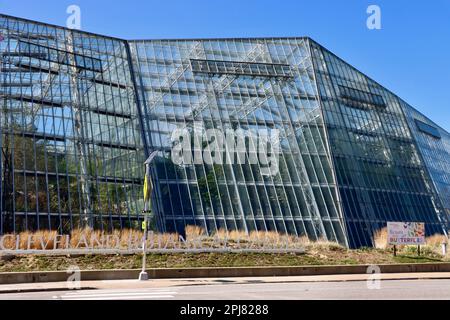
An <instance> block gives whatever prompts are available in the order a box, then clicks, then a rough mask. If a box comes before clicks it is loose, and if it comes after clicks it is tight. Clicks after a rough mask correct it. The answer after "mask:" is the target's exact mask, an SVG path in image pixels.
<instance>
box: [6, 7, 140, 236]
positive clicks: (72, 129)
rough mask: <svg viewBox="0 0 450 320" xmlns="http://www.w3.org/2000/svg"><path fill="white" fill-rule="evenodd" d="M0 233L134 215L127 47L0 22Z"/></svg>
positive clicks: (132, 103) (136, 135)
mask: <svg viewBox="0 0 450 320" xmlns="http://www.w3.org/2000/svg"><path fill="white" fill-rule="evenodd" d="M0 34H1V42H0V54H1V55H0V59H1V61H0V63H1V76H0V78H1V80H0V81H1V89H0V94H1V97H0V105H1V129H0V130H1V138H0V144H1V149H2V153H1V163H0V166H1V177H2V179H1V180H2V183H1V232H4V233H6V232H19V231H23V230H37V229H59V230H61V231H67V230H70V229H72V228H74V227H78V226H82V225H84V224H88V225H91V226H94V227H96V228H100V229H106V230H108V229H112V228H114V227H125V226H131V225H132V224H133V222H132V221H133V217H136V216H137V213H138V212H139V206H140V204H139V202H142V200H140V199H139V198H140V197H139V196H138V195H140V194H141V191H140V190H141V185H142V162H143V161H144V160H145V157H144V154H143V145H142V139H141V130H140V127H139V120H138V114H137V112H138V109H137V105H136V96H135V89H134V86H133V82H132V77H131V72H130V65H129V55H128V52H127V43H126V42H125V41H122V40H117V39H112V38H108V37H101V36H97V35H91V34H88V33H83V32H77V31H71V30H67V29H64V28H58V27H53V26H48V25H44V24H39V23H34V22H28V21H23V20H21V19H15V18H10V17H4V16H0Z"/></svg>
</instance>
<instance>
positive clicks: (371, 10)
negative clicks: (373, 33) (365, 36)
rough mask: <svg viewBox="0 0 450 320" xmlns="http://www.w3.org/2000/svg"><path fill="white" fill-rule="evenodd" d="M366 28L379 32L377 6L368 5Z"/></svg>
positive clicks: (379, 23) (379, 22)
mask: <svg viewBox="0 0 450 320" xmlns="http://www.w3.org/2000/svg"><path fill="white" fill-rule="evenodd" d="M367 14H368V15H369V17H368V18H367V22H366V25H367V28H368V29H369V30H381V8H380V6H377V5H374V4H372V5H370V6H369V7H367Z"/></svg>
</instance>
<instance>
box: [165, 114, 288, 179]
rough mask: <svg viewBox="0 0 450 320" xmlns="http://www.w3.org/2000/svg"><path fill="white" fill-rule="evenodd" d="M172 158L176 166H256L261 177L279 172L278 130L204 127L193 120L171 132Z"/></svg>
mask: <svg viewBox="0 0 450 320" xmlns="http://www.w3.org/2000/svg"><path fill="white" fill-rule="evenodd" d="M171 140H172V161H173V163H174V164H176V165H180V166H189V165H200V164H207V165H224V164H230V165H232V164H246V163H247V164H250V165H259V167H260V169H261V174H262V175H263V176H275V175H277V173H278V172H279V157H280V131H279V130H278V129H249V130H244V129H240V128H239V129H226V130H221V129H214V128H211V129H206V128H205V127H204V124H203V123H202V122H194V126H193V130H188V129H187V128H177V129H175V130H174V131H173V132H172V136H171Z"/></svg>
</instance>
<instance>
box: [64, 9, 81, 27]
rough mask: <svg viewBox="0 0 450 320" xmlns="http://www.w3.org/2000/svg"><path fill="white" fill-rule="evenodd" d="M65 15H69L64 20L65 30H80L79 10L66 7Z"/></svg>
mask: <svg viewBox="0 0 450 320" xmlns="http://www.w3.org/2000/svg"><path fill="white" fill-rule="evenodd" d="M66 13H67V14H69V17H68V18H67V20H66V26H67V28H69V29H73V30H81V8H80V7H79V6H77V5H75V4H72V5H70V6H68V7H67V10H66Z"/></svg>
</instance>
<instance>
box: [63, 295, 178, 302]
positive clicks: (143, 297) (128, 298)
mask: <svg viewBox="0 0 450 320" xmlns="http://www.w3.org/2000/svg"><path fill="white" fill-rule="evenodd" d="M168 298H174V296H135V297H102V296H99V297H93V298H80V299H75V298H70V299H64V300H80V301H89V300H144V299H168Z"/></svg>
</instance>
